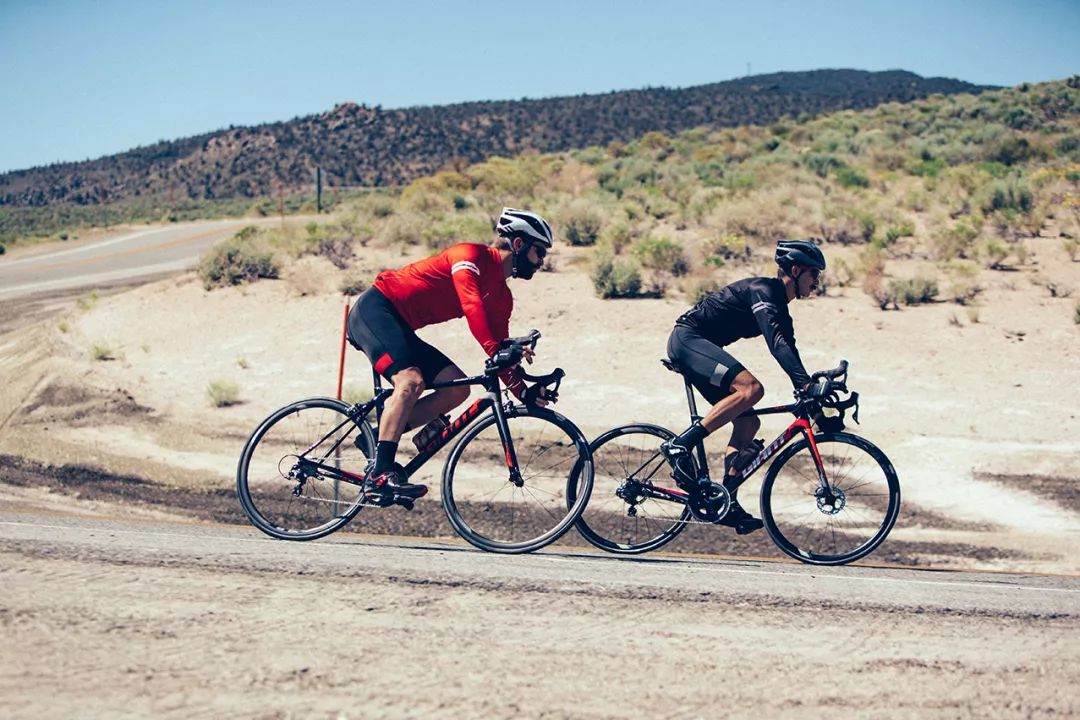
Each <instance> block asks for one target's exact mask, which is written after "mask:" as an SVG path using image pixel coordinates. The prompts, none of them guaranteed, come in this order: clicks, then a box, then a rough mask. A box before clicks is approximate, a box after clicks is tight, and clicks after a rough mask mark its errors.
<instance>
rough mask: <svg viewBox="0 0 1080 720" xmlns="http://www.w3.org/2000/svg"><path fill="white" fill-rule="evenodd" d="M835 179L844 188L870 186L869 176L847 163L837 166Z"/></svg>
mask: <svg viewBox="0 0 1080 720" xmlns="http://www.w3.org/2000/svg"><path fill="white" fill-rule="evenodd" d="M836 181H837V182H838V183H840V184H841V185H843V186H844V187H846V188H855V187H869V186H870V178H868V177H867V176H866V175H865V174H864V173H863V172H861V171H860V170H858V169H856V168H853V167H851V166H849V165H843V166H841V167H839V168H837V170H836Z"/></svg>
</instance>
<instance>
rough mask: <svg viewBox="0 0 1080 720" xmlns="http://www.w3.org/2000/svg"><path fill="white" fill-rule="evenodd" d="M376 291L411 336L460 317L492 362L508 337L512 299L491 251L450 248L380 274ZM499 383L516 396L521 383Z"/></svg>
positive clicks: (468, 246) (515, 379) (513, 380)
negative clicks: (418, 331) (397, 315)
mask: <svg viewBox="0 0 1080 720" xmlns="http://www.w3.org/2000/svg"><path fill="white" fill-rule="evenodd" d="M375 287H376V288H377V289H378V290H379V292H381V293H382V294H383V295H385V296H386V297H387V298H388V299H389V300H390V302H391V303H393V305H394V308H395V309H396V310H397V311H398V313H400V314H401V317H402V318H403V319H404V320H405V322H406V323H408V324H409V327H411V328H412V329H413V330H418V329H419V328H422V327H426V326H428V325H434V324H436V323H441V322H446V321H447V320H452V319H454V318H459V317H464V318H465V319H466V321H468V323H469V330H470V331H472V334H473V337H475V338H476V340H477V342H479V343H480V346H481V347H482V348H484V352H486V353H487V354H488V356H489V357H490V356H492V355H494V354H495V352H496V351H497V350H498V349H499V343H500V342H501V341H503V340H505V339H506V338H507V337H509V336H510V314H511V313H512V312H513V310H514V298H513V296H512V295H511V294H510V288H509V287H507V286H506V278H505V277H504V276H503V273H502V257H501V256H500V255H499V251H498V250H497V249H495V248H490V247H487V246H485V245H479V244H476V243H460V244H458V245H452V246H450V247H448V248H447V249H446V250H443V251H442V252H441V253H439V254H438V255H434V256H432V257H429V258H427V259H425V260H419V261H417V262H414V263H412V264H410V265H406V266H405V267H403V268H401V269H400V270H384V271H383V272H381V273H379V276H378V277H377V278H375ZM502 378H503V382H504V383H505V384H506V386H507V387H508V388H510V390H511V391H514V394H515V395H517V394H518V391H519V389H520V388H519V387H517V386H521V385H523V383H522V382H521V380H520V378H518V377H516V376H514V375H512V374H511V373H505V374H503V375H502Z"/></svg>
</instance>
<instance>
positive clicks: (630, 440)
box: [577, 424, 691, 555]
mask: <svg viewBox="0 0 1080 720" xmlns="http://www.w3.org/2000/svg"><path fill="white" fill-rule="evenodd" d="M673 437H675V433H673V432H671V431H670V430H668V429H666V428H662V427H660V426H658V425H645V424H636V425H623V426H621V427H617V428H614V429H612V430H608V431H607V432H606V433H604V434H603V435H601V436H600V437H598V438H596V439H595V440H593V441H592V444H591V445H590V446H589V448H590V449H591V450H592V456H593V473H594V479H593V491H592V497H591V498H590V499H589V504H588V505H586V506H585V510H584V511H583V512H582V513H581V517H580V518H579V519H578V522H577V529H578V532H580V533H581V535H582V537H584V538H585V539H586V540H588V541H589V542H590V543H592V544H593V545H595V546H596V547H598V548H600V549H601V550H607V551H608V552H612V553H619V554H624V555H635V554H638V553H644V552H648V551H650V550H655V549H657V548H659V547H662V546H664V545H666V544H668V543H669V542H671V541H672V540H674V539H675V537H676V536H677V535H678V534H679V533H681V532H682V531H683V530H685V529H686V521H687V520H689V519H690V517H691V516H690V509H689V508H688V507H687V506H686V504H685V503H679V502H675V501H673V500H666V499H661V498H657V497H654V496H652V495H650V494H649V490H650V489H651V488H652V486H653V483H654V481H655V482H656V483H657V484H673V482H674V481H673V480H672V479H671V468H670V467H669V466H668V464H667V461H666V460H665V459H664V456H663V455H661V454H660V444H661V443H662V442H664V441H665V440H670V439H671V438H673Z"/></svg>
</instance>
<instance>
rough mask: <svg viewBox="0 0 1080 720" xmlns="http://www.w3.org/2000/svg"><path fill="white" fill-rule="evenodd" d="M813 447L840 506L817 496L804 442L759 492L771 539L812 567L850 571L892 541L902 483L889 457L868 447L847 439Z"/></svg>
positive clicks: (829, 436)
mask: <svg viewBox="0 0 1080 720" xmlns="http://www.w3.org/2000/svg"><path fill="white" fill-rule="evenodd" d="M814 440H815V442H816V443H817V446H818V452H819V454H820V456H821V461H822V465H823V466H824V468H825V474H826V477H827V478H828V479H829V483H830V486H831V487H833V488H834V489H835V490H837V491H838V492H839V496H838V497H840V498H841V499H840V500H836V499H834V501H833V503H832V504H829V503H828V500H827V498H823V497H820V496H819V488H820V483H819V481H818V477H817V466H816V464H815V463H814V461H813V457H812V454H811V453H810V451H809V450H808V448H809V442H808V441H807V440H806V438H805V437H804V438H802V439H801V440H799V441H797V442H795V443H793V444H792V445H790V446H789V447H787V448H785V449H784V450H783V452H781V453H780V455H779V456H777V458H776V460H775V461H774V462H773V464H772V465H771V466H770V467H769V471H768V473H767V474H766V476H765V481H764V482H763V483H762V485H761V516H762V519H763V520H764V522H765V528H766V529H767V530H768V531H769V537H771V538H772V540H773V542H774V543H776V546H777V547H779V548H780V550H782V551H783V552H784V553H786V554H787V555H789V556H791V557H793V558H795V559H796V560H799V561H800V562H804V563H808V564H811V565H844V564H846V563H849V562H853V561H855V560H858V559H860V558H863V557H865V556H866V555H868V554H869V553H871V552H873V551H874V550H875V549H876V548H877V547H878V546H879V545H881V543H882V542H884V541H885V538H886V537H888V535H889V531H890V530H892V528H893V525H894V524H895V523H896V518H897V516H898V515H899V513H900V481H899V479H898V478H897V476H896V470H895V469H894V468H893V466H892V463H891V462H889V458H888V457H886V456H885V453H884V452H882V451H881V450H880V449H879V448H878V447H877V446H875V445H874V444H873V443H871V442H870V441H869V440H866V439H864V438H862V437H859V436H858V435H853V434H851V433H845V432H838V433H823V434H821V435H815V436H814ZM856 475H857V477H855V476H856ZM853 490H858V491H859V492H852V491H853ZM864 536H865V539H864ZM824 548H828V549H829V551H823V549H824Z"/></svg>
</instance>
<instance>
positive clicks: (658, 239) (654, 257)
mask: <svg viewBox="0 0 1080 720" xmlns="http://www.w3.org/2000/svg"><path fill="white" fill-rule="evenodd" d="M631 252H632V253H633V254H634V257H635V258H637V260H638V262H640V263H641V265H642V267H645V268H648V269H649V270H656V271H659V272H666V273H671V274H672V275H674V276H676V277H679V276H681V275H685V274H686V273H687V271H688V270H689V269H690V268H689V265H688V264H687V262H686V255H685V254H684V253H683V249H682V246H681V245H679V244H678V243H677V242H675V241H674V240H672V239H671V238H669V237H666V236H663V235H659V236H649V237H644V238H642V239H640V240H638V241H637V242H636V243H634V246H633V248H632V250H631Z"/></svg>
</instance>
